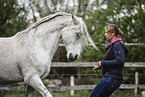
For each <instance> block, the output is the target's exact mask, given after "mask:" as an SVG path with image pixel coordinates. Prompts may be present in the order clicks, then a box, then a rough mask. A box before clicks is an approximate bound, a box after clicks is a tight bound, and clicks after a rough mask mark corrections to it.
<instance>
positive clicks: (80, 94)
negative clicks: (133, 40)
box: [4, 89, 142, 97]
mask: <svg viewBox="0 0 145 97" xmlns="http://www.w3.org/2000/svg"><path fill="white" fill-rule="evenodd" d="M90 93H91V90H77V91H75V95H74V96H71V95H70V91H61V92H51V94H52V95H53V97H89V95H90ZM139 94H140V95H137V96H134V90H120V89H119V90H116V91H115V97H142V96H141V91H140V92H139ZM4 97H25V92H5V96H4ZM34 97H42V96H41V95H40V94H39V93H38V92H36V93H35V94H34Z"/></svg>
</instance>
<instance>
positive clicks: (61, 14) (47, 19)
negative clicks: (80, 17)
mask: <svg viewBox="0 0 145 97" xmlns="http://www.w3.org/2000/svg"><path fill="white" fill-rule="evenodd" d="M63 15H72V14H68V13H66V12H57V13H55V14H50V15H48V16H46V17H44V18H42V19H41V20H39V21H38V22H35V23H34V24H33V25H32V26H30V27H29V28H27V29H25V30H23V31H20V32H18V33H17V34H16V35H15V38H16V39H17V40H19V39H20V38H21V37H22V36H23V35H24V34H26V33H28V32H29V31H30V30H31V29H32V28H36V27H37V26H39V25H40V24H42V23H44V22H47V21H49V20H52V19H54V18H55V17H57V16H63Z"/></svg>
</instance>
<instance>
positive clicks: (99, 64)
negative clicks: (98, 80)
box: [93, 61, 101, 72]
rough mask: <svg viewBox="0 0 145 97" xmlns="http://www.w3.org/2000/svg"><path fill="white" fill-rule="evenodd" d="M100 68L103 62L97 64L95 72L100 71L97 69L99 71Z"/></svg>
mask: <svg viewBox="0 0 145 97" xmlns="http://www.w3.org/2000/svg"><path fill="white" fill-rule="evenodd" d="M100 67H101V61H99V62H97V65H95V66H94V68H93V70H94V71H95V72H97V71H98V70H97V69H99V68H100Z"/></svg>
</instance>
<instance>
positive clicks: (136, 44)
mask: <svg viewBox="0 0 145 97" xmlns="http://www.w3.org/2000/svg"><path fill="white" fill-rule="evenodd" d="M95 44H96V45H108V44H103V43H95ZM124 44H125V45H129V46H133V45H135V46H140V45H145V43H124ZM59 46H64V44H59ZM89 46H91V44H89Z"/></svg>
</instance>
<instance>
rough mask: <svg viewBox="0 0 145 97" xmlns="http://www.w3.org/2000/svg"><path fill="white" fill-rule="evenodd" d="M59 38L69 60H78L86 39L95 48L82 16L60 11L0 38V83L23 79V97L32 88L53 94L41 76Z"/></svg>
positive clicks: (32, 91) (47, 71) (30, 96)
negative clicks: (24, 86) (11, 34)
mask: <svg viewBox="0 0 145 97" xmlns="http://www.w3.org/2000/svg"><path fill="white" fill-rule="evenodd" d="M60 40H63V43H64V44H65V48H66V50H67V58H68V59H69V60H76V59H78V58H79V56H80V52H81V50H82V48H83V47H85V45H86V44H87V43H88V42H89V43H90V44H91V45H92V46H93V47H94V48H95V49H96V50H97V47H96V46H95V44H94V43H93V41H92V40H91V38H90V36H89V34H88V32H87V29H86V25H85V23H84V22H83V20H82V19H81V18H78V17H76V16H75V15H72V14H68V13H63V12H62V13H61V12H60V13H55V14H52V15H49V16H47V17H44V18H42V19H41V20H40V21H38V22H36V23H35V24H33V25H32V26H31V27H29V28H27V29H26V30H24V31H21V32H18V33H17V34H16V35H14V36H13V37H9V38H0V84H3V85H4V84H8V83H14V82H21V81H24V82H25V83H26V84H27V90H26V97H32V96H33V94H34V90H37V91H38V92H39V93H40V94H41V95H43V96H44V97H52V95H51V94H50V92H49V91H48V90H47V88H46V87H45V86H44V84H43V83H42V81H41V79H43V78H46V77H47V76H48V74H49V72H50V66H51V60H52V58H53V56H54V54H55V52H56V50H57V48H58V44H59V42H60Z"/></svg>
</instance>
